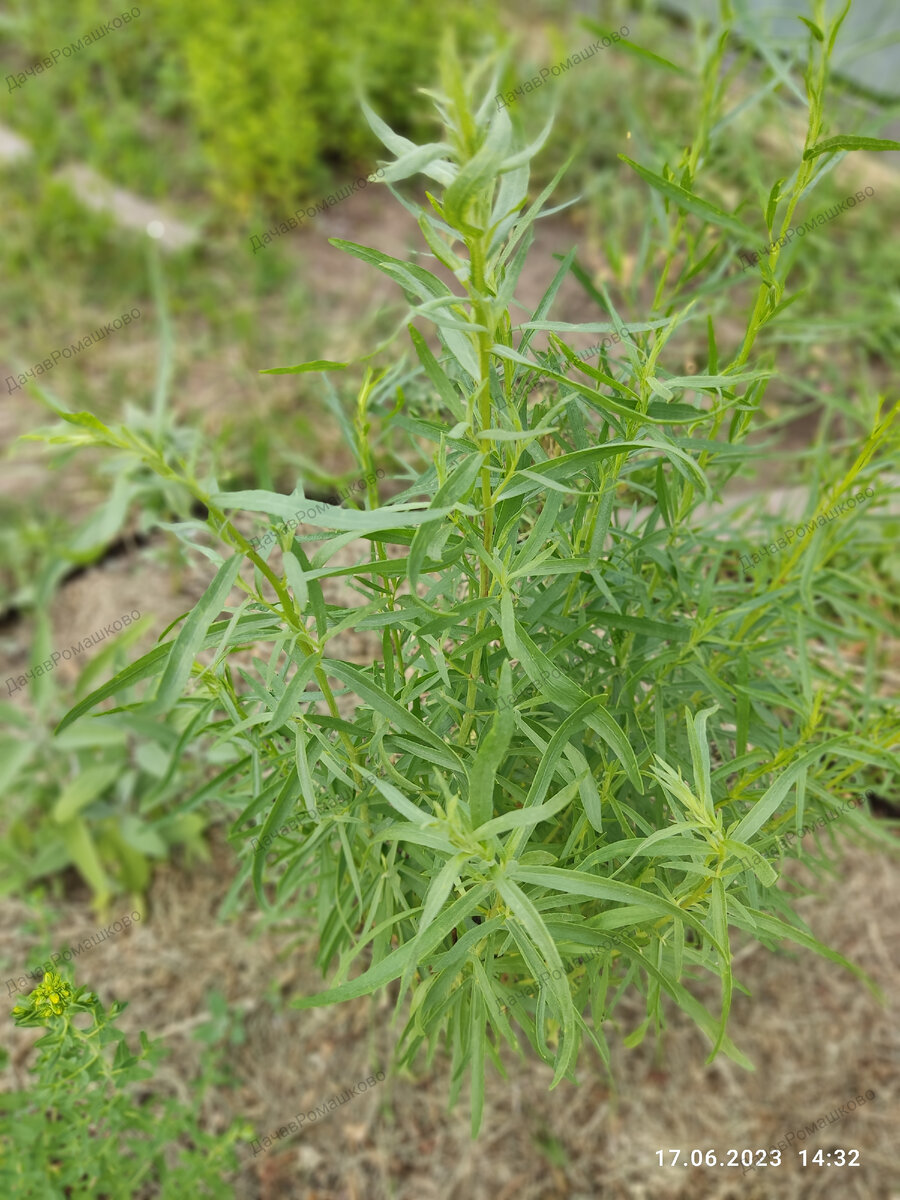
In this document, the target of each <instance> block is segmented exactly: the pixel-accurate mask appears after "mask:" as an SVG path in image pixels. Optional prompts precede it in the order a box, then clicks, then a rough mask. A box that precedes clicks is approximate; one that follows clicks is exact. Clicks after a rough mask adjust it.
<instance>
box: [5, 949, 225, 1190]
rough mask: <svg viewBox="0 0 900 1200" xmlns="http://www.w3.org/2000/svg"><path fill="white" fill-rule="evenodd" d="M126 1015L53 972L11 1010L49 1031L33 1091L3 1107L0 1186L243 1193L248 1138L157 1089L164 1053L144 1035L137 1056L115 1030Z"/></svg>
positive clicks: (9, 1097)
mask: <svg viewBox="0 0 900 1200" xmlns="http://www.w3.org/2000/svg"><path fill="white" fill-rule="evenodd" d="M125 1007H126V1005H125V1004H124V1003H121V1002H119V1001H114V1002H113V1003H112V1004H111V1005H110V1006H109V1007H108V1008H106V1007H105V1006H104V1005H103V1004H102V1003H101V1002H100V1000H99V998H98V997H97V996H96V995H94V994H93V993H92V992H90V991H88V989H87V988H85V987H78V988H73V987H72V985H71V984H70V983H69V982H68V981H66V980H65V979H63V978H62V977H61V976H60V975H59V974H57V973H56V972H53V973H50V972H48V973H47V974H45V975H44V980H43V983H41V984H39V985H38V987H36V988H35V989H34V991H33V992H32V993H31V995H30V996H28V998H27V999H26V1000H24V1001H23V1002H22V1003H21V1004H18V1005H16V1007H15V1008H14V1009H13V1011H12V1015H13V1018H14V1020H15V1023H16V1024H17V1025H20V1026H24V1027H45V1028H46V1032H45V1033H44V1035H43V1036H42V1037H41V1038H39V1039H38V1041H37V1042H35V1047H36V1048H37V1049H39V1050H40V1054H39V1055H38V1058H37V1062H36V1063H35V1064H34V1066H33V1067H32V1068H31V1072H32V1075H33V1076H34V1078H33V1080H32V1082H31V1085H30V1086H29V1087H28V1089H27V1090H25V1091H21V1092H4V1093H3V1095H2V1097H0V1186H2V1190H3V1195H4V1196H8V1197H9V1198H10V1200H51V1198H53V1200H56V1198H57V1197H59V1198H60V1200H61V1198H62V1197H69V1198H71V1200H76V1198H78V1200H97V1198H106V1200H133V1198H134V1197H135V1196H140V1195H145V1194H152V1195H154V1196H159V1197H165V1198H167V1200H183V1197H185V1196H218V1197H223V1200H224V1198H225V1197H228V1196H232V1195H234V1192H233V1185H232V1184H228V1183H226V1182H225V1179H224V1178H223V1177H224V1176H225V1175H226V1174H227V1173H229V1172H233V1171H235V1170H236V1169H237V1166H238V1162H237V1154H236V1151H235V1143H236V1142H237V1140H238V1139H239V1138H242V1137H246V1136H249V1131H248V1130H246V1129H244V1128H242V1127H239V1126H237V1125H235V1126H232V1128H231V1129H229V1130H227V1131H226V1132H225V1134H224V1135H213V1134H210V1133H208V1132H206V1130H204V1129H203V1128H202V1126H201V1124H200V1122H199V1121H198V1120H197V1117H196V1115H195V1112H194V1109H193V1107H192V1106H191V1105H186V1104H183V1103H181V1102H179V1101H176V1100H174V1099H171V1098H165V1097H163V1096H162V1095H160V1094H156V1093H154V1092H153V1091H150V1090H148V1088H147V1086H146V1082H145V1081H147V1080H149V1079H151V1078H152V1077H153V1075H154V1073H155V1068H156V1066H157V1065H158V1063H159V1061H160V1059H161V1058H162V1057H163V1054H164V1049H163V1047H162V1046H161V1044H160V1043H158V1042H157V1043H150V1042H149V1041H148V1040H147V1036H146V1034H144V1033H142V1034H141V1037H140V1041H141V1045H140V1050H139V1051H138V1052H137V1053H136V1054H134V1053H132V1051H131V1050H130V1048H129V1046H128V1043H127V1041H126V1039H125V1036H124V1034H123V1033H121V1031H120V1030H118V1029H116V1028H114V1025H115V1022H116V1021H117V1019H118V1017H119V1015H120V1014H121V1013H122V1011H123V1010H124V1008H125ZM85 1016H87V1017H89V1019H90V1020H89V1023H88V1024H85V1022H84V1021H83V1020H79V1018H83V1017H85ZM138 1084H141V1085H143V1086H141V1087H137V1086H136V1085H138ZM151 1187H152V1188H153V1191H152V1192H150V1193H148V1192H147V1191H146V1189H148V1188H151Z"/></svg>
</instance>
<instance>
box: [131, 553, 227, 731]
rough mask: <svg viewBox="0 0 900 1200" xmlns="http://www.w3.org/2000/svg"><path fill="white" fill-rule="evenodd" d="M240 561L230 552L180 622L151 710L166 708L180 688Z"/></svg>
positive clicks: (222, 602) (170, 705) (178, 693)
mask: <svg viewBox="0 0 900 1200" xmlns="http://www.w3.org/2000/svg"><path fill="white" fill-rule="evenodd" d="M242 562H243V556H242V555H240V554H234V555H232V557H231V558H230V559H227V560H226V561H225V562H224V563H222V566H221V567H220V568H219V570H218V571H217V572H216V576H215V578H214V579H213V581H212V583H211V584H210V585H209V587H208V588H207V589H206V591H205V592H204V593H203V596H202V597H201V598H200V600H199V601H198V603H197V604H196V605H195V606H194V608H193V610H192V612H191V615H190V616H189V617H188V619H187V620H186V621H185V623H184V625H183V626H182V628H181V632H180V633H179V635H178V637H177V638H176V639H175V644H174V645H173V647H172V652H171V654H170V655H169V658H168V661H167V663H166V669H165V671H164V672H163V677H162V679H161V680H160V683H159V690H158V691H157V693H156V697H155V699H154V701H153V704H152V709H151V711H153V712H154V713H160V712H167V711H168V709H170V708H171V707H172V705H173V704H174V703H175V701H176V700H177V699H178V698H179V697H180V696H181V694H182V692H183V691H184V685H185V684H186V683H187V681H188V679H189V678H190V675H191V668H192V667H193V665H194V659H195V657H196V655H197V652H198V651H199V650H200V648H201V646H202V644H203V639H204V637H205V635H206V633H207V632H208V630H209V627H210V625H211V624H212V622H213V620H214V619H215V618H216V617H217V616H218V614H219V613H220V612H221V610H222V606H223V605H224V603H225V601H226V600H227V599H228V596H229V594H230V592H231V589H232V587H233V586H234V581H235V579H237V576H238V572H239V571H240V569H241V563H242Z"/></svg>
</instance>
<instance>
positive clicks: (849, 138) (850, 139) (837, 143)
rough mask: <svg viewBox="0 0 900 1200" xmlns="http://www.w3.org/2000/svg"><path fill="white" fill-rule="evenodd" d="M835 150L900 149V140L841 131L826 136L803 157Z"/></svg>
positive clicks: (805, 151) (804, 152)
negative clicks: (895, 140) (894, 140)
mask: <svg viewBox="0 0 900 1200" xmlns="http://www.w3.org/2000/svg"><path fill="white" fill-rule="evenodd" d="M833 150H900V142H893V141H891V140H890V139H889V138H873V137H859V136H857V135H856V134H854V133H839V134H836V136H835V137H830V138H826V139H825V141H824V142H818V143H817V144H816V145H815V146H810V148H809V149H808V150H804V151H803V159H804V161H807V160H808V159H810V158H818V156H819V155H820V154H830V153H831V152H832V151H833Z"/></svg>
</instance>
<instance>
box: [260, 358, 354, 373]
mask: <svg viewBox="0 0 900 1200" xmlns="http://www.w3.org/2000/svg"><path fill="white" fill-rule="evenodd" d="M349 366H350V364H349V363H345V362H332V361H330V360H329V359H327V358H317V359H314V360H313V361H312V362H305V363H298V364H297V365H296V367H267V368H266V369H265V370H263V371H260V372H259V374H260V375H300V374H302V373H303V372H305V371H346V369H347V367H349Z"/></svg>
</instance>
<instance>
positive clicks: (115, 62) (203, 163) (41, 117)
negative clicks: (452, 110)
mask: <svg viewBox="0 0 900 1200" xmlns="http://www.w3.org/2000/svg"><path fill="white" fill-rule="evenodd" d="M140 7H141V11H140V15H139V16H138V17H136V18H135V19H133V20H131V21H129V23H128V24H127V25H123V26H122V27H121V28H118V29H114V30H113V31H112V32H110V33H109V34H107V35H106V37H105V38H103V39H102V40H101V41H100V42H98V43H97V44H91V43H88V44H86V45H85V46H83V47H82V48H81V49H80V50H78V51H77V52H75V53H74V54H72V55H71V56H69V55H67V56H65V57H59V56H58V57H57V60H56V63H55V65H54V66H52V67H51V68H50V69H48V70H46V71H43V70H42V71H41V72H39V73H38V74H37V75H33V76H31V77H30V78H29V80H28V82H27V84H26V86H24V87H23V88H21V89H16V90H15V92H14V93H13V94H14V97H15V105H14V108H13V119H14V122H15V125H16V127H17V128H18V129H21V130H22V132H23V133H25V134H27V135H28V136H30V137H31V138H32V140H33V141H34V142H35V143H36V144H37V145H38V147H39V148H40V153H41V156H42V158H43V159H44V160H45V162H47V163H48V164H49V163H51V162H52V163H58V162H59V161H61V160H66V159H70V158H71V157H73V155H74V154H77V153H80V154H82V155H84V156H85V157H87V158H88V160H89V161H90V162H91V163H92V165H94V166H96V167H98V168H99V169H101V170H103V171H105V172H107V173H108V174H109V175H110V176H112V177H113V178H115V179H116V180H117V181H118V182H121V183H124V184H127V185H128V186H131V187H135V188H138V189H139V190H140V191H141V192H142V193H144V194H149V195H157V196H162V195H165V194H166V193H169V194H171V193H172V192H173V191H174V192H175V193H177V194H181V195H184V196H186V195H187V194H188V193H189V192H191V191H194V192H195V191H196V190H197V189H200V188H202V189H204V190H206V189H210V190H211V191H212V193H213V195H214V196H215V197H216V199H217V200H219V201H221V202H222V203H223V204H224V205H225V206H227V207H228V208H231V209H237V210H238V211H239V212H241V213H242V214H244V215H245V216H246V215H248V214H249V212H250V211H251V210H252V209H253V208H255V207H256V206H257V205H259V204H260V203H262V204H264V205H265V204H268V205H269V206H270V208H271V211H272V213H273V215H274V216H278V217H286V216H287V215H288V213H290V212H291V211H292V210H293V208H294V207H295V206H296V204H298V203H299V202H300V201H301V200H304V199H305V200H306V201H307V202H308V203H312V202H313V201H314V200H316V199H319V198H321V196H322V195H324V194H325V193H327V192H328V191H329V185H330V182H331V171H332V168H335V169H336V170H335V174H336V175H337V177H338V182H340V183H344V182H349V180H350V179H355V178H356V177H357V175H358V173H359V170H360V169H361V170H363V171H365V169H366V168H367V166H368V160H369V159H370V158H371V156H372V155H373V153H374V152H375V150H376V147H377V144H376V143H375V142H374V141H373V139H372V138H371V137H370V136H369V135H368V131H367V130H366V129H365V127H364V126H363V125H362V124H361V122H360V120H359V108H358V101H357V97H358V92H359V88H360V86H361V85H362V86H365V87H366V88H367V89H368V90H369V92H370V93H371V95H372V96H373V97H374V98H375V99H376V100H377V101H378V103H379V104H380V105H382V107H383V109H384V111H385V112H386V113H387V115H388V116H389V117H390V118H391V119H392V120H395V121H396V122H398V124H399V125H400V126H402V127H408V128H411V129H412V128H415V125H416V117H417V108H416V106H415V105H414V103H413V93H414V90H415V88H416V86H417V85H422V84H425V83H426V82H427V81H428V80H429V79H430V78H431V77H432V76H433V73H434V69H435V64H436V60H437V48H438V43H439V37H440V31H441V30H442V29H444V28H446V27H447V26H448V25H449V26H451V27H452V28H453V29H454V30H456V32H457V33H458V34H459V37H460V39H461V42H462V44H463V45H467V46H472V45H474V44H475V42H476V41H477V40H478V39H479V38H480V37H482V36H484V35H487V34H489V33H491V32H493V31H495V30H496V28H497V18H496V8H495V5H494V3H493V0H467V2H466V3H464V4H462V5H460V6H455V7H453V8H449V9H448V8H447V7H446V6H445V5H441V4H440V3H439V2H438V0H422V2H421V3H417V4H414V5H410V4H406V3H404V0H385V3H382V4H379V5H377V6H373V5H372V4H369V3H367V2H366V0H344V2H343V3H342V4H340V5H334V4H329V3H326V2H325V0H304V3H302V4H298V3H296V2H295V0H270V2H269V3H267V4H266V5H265V6H264V7H262V8H260V9H255V8H251V7H248V6H247V5H246V4H244V3H242V2H241V0H188V3H184V2H182V0H157V2H156V3H152V2H151V3H150V4H145V5H143V6H140ZM125 11H130V10H128V9H126V10H125ZM115 15H117V14H116V13H111V12H110V9H109V6H108V5H107V4H105V3H103V2H102V0H77V2H76V3H72V4H68V5H66V6H61V5H60V4H58V3H57V2H56V0H27V2H26V0H16V2H15V3H14V4H13V8H12V12H11V14H10V15H9V16H8V17H7V18H5V19H4V21H3V22H2V24H0V45H3V46H4V49H5V50H6V52H7V53H6V56H5V60H6V61H8V63H9V66H8V68H7V69H8V70H11V71H18V70H26V69H27V68H29V67H32V66H33V65H34V64H35V63H36V62H37V63H40V62H41V61H42V60H43V58H45V57H47V56H49V55H51V53H52V51H53V50H54V49H55V48H60V49H61V48H63V47H65V48H67V49H68V47H69V46H70V45H71V44H72V43H78V42H79V41H80V40H81V38H82V37H83V35H86V34H88V33H90V31H91V30H93V29H96V28H97V27H102V26H103V25H104V23H105V22H108V21H109V20H110V19H111V17H112V16H115ZM148 99H149V110H148ZM176 123H177V125H176ZM204 151H205V153H204ZM348 173H349V174H348ZM344 176H347V178H346V179H345V178H344ZM323 189H324V191H323Z"/></svg>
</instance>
